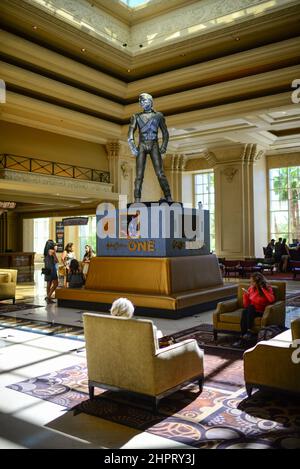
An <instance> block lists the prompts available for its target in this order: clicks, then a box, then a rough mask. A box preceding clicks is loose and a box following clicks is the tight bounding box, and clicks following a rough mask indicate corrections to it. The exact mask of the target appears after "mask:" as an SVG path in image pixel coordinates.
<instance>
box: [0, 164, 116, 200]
mask: <svg viewBox="0 0 300 469" xmlns="http://www.w3.org/2000/svg"><path fill="white" fill-rule="evenodd" d="M0 179H4V180H5V181H12V182H16V183H23V184H31V185H38V184H39V185H41V186H44V187H45V186H48V187H49V186H50V187H53V188H54V187H56V188H59V189H60V190H61V189H63V190H65V191H73V192H75V193H76V194H78V193H82V194H85V195H86V194H91V195H92V194H93V195H98V196H99V197H100V195H101V193H102V192H112V186H113V185H112V184H109V183H103V182H92V181H81V180H80V179H76V180H75V179H71V178H63V177H58V176H44V175H42V174H36V173H29V172H25V171H13V170H11V169H1V170H0Z"/></svg>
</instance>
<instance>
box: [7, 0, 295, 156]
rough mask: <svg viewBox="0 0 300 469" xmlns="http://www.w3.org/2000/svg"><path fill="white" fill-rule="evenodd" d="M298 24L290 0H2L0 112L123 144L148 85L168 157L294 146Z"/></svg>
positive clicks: (95, 139)
mask: <svg viewBox="0 0 300 469" xmlns="http://www.w3.org/2000/svg"><path fill="white" fill-rule="evenodd" d="M299 20H300V5H299V2H298V1H292V0H291V1H290V0H269V1H262V0H252V1H250V0H249V1H248V0H225V1H224V0H222V1H221V0H201V1H188V0H185V1H181V0H169V1H168V2H165V1H157V0H154V1H153V2H149V3H146V4H145V5H141V6H140V7H139V8H137V9H135V10H130V9H129V8H128V7H126V5H124V4H121V3H120V2H119V1H118V0H111V1H110V2H107V1H106V0H72V1H71V0H47V1H46V0H2V2H1V25H2V31H1V33H0V34H1V35H0V54H1V63H0V66H1V78H2V77H3V79H4V80H5V81H6V84H7V90H8V91H7V96H8V99H7V103H6V104H5V105H2V106H1V117H2V119H4V120H6V121H8V122H15V123H18V124H22V125H29V126H32V127H35V128H39V129H43V130H50V131H52V132H56V133H61V134H64V135H69V136H72V137H76V138H81V139H84V140H88V141H91V142H97V143H100V144H106V143H107V141H109V140H125V139H126V134H127V126H128V121H129V117H130V115H131V114H132V112H135V111H136V110H138V105H137V98H138V95H139V93H141V92H142V91H147V92H149V93H151V94H152V95H153V96H154V98H155V102H154V104H155V107H156V109H158V110H160V111H162V112H164V113H165V115H166V116H167V123H168V127H169V129H170V134H171V140H170V145H169V150H170V151H172V152H177V153H183V154H190V155H201V152H202V151H203V149H207V148H208V149H214V148H216V147H219V146H222V147H224V146H230V145H233V144H246V143H257V144H259V145H261V146H263V147H264V148H265V149H266V150H268V151H269V152H270V153H274V152H276V151H280V152H282V151H296V150H298V149H299V146H300V143H299V132H300V131H299V129H300V111H299V105H297V104H295V103H293V102H292V99H291V95H292V92H293V88H292V82H293V80H295V79H297V77H300V67H299V58H300V38H299ZM92 28H94V29H92ZM151 31H153V35H154V36H153V37H152V36H151V34H150V33H151ZM104 33H105V34H104ZM123 41H126V42H123ZM125 43H126V44H127V46H126V47H125V46H124V44H125ZM139 43H140V44H142V45H143V47H136V46H137V45H139Z"/></svg>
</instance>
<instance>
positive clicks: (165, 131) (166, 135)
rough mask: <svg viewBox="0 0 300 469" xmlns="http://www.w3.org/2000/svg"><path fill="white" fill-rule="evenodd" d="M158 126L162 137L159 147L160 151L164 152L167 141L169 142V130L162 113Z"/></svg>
mask: <svg viewBox="0 0 300 469" xmlns="http://www.w3.org/2000/svg"><path fill="white" fill-rule="evenodd" d="M159 127H160V130H161V133H162V138H163V141H162V145H161V147H160V152H161V153H166V151H167V146H168V142H169V132H168V128H167V124H166V121H165V118H164V116H163V115H161V118H160V122H159Z"/></svg>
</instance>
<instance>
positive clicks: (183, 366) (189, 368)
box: [154, 339, 204, 394]
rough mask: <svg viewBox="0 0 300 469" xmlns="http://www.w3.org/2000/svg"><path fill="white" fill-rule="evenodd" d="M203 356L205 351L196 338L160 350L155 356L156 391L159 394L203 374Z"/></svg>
mask: <svg viewBox="0 0 300 469" xmlns="http://www.w3.org/2000/svg"><path fill="white" fill-rule="evenodd" d="M203 356H204V352H203V350H201V349H200V348H199V346H198V344H197V342H196V340H195V339H189V340H184V341H182V342H179V343H177V344H172V345H169V346H168V347H165V348H163V349H160V350H158V351H157V352H156V354H155V357H154V383H155V392H156V393H158V394H159V393H162V392H164V391H167V390H168V389H172V388H173V387H175V386H178V385H179V384H181V383H183V382H185V381H188V380H190V379H193V378H197V377H200V376H203Z"/></svg>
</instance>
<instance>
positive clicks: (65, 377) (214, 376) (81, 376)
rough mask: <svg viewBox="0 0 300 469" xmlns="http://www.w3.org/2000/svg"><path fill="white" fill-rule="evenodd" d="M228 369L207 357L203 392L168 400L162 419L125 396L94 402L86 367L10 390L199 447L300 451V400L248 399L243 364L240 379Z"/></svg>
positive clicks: (190, 390) (108, 395)
mask: <svg viewBox="0 0 300 469" xmlns="http://www.w3.org/2000/svg"><path fill="white" fill-rule="evenodd" d="M222 354H225V355H226V354H228V351H225V350H222V351H221V355H222ZM220 360H223V367H222V366H221V367H220V363H221V362H220ZM228 366H229V367H230V366H232V363H231V362H230V360H227V359H226V358H224V357H223V358H222V356H219V357H218V359H216V358H215V356H214V355H212V356H211V355H208V354H206V355H205V387H204V390H203V392H202V393H201V394H200V395H199V389H198V386H196V385H195V384H190V385H188V386H186V387H185V388H183V389H181V390H180V391H177V392H176V393H174V394H172V395H171V396H168V397H167V398H165V399H163V400H162V401H161V404H160V407H159V412H158V414H156V415H155V414H153V413H152V411H151V410H150V409H151V407H150V406H149V402H147V401H145V400H142V399H140V398H137V397H130V396H128V395H127V394H125V393H116V392H111V391H104V390H100V389H98V390H97V391H96V396H97V397H96V399H95V400H93V401H90V400H89V399H88V394H87V375H86V368H85V364H84V363H82V364H80V365H77V366H74V367H69V368H66V369H63V370H59V371H57V372H54V373H49V374H47V375H43V376H40V377H38V378H34V379H30V380H26V381H23V382H20V383H17V384H13V385H10V386H8V387H9V388H11V389H14V390H16V391H19V392H23V393H26V394H28V395H31V396H34V397H37V398H39V399H43V400H48V401H50V402H53V403H55V404H58V405H61V406H63V407H64V408H67V409H72V410H73V411H74V415H77V414H78V413H80V412H84V413H87V414H89V415H93V416H96V417H99V418H103V419H106V420H110V421H112V422H115V423H119V424H122V425H126V426H129V427H132V428H135V429H138V430H140V431H147V432H149V433H151V434H154V435H158V436H161V437H164V438H167V439H170V440H175V441H177V442H181V443H185V444H188V445H191V446H194V447H195V448H249V447H251V448H300V399H295V398H293V399H292V398H291V397H288V398H287V397H286V396H280V395H275V394H272V395H268V394H263V393H261V392H256V393H255V394H254V395H253V396H252V397H251V398H250V399H247V398H246V393H245V390H244V388H243V387H242V381H243V379H242V360H241V359H237V360H235V365H234V366H235V368H236V371H235V379H234V378H233V376H234V374H233V375H232V370H230V368H229V367H228ZM220 368H221V370H220ZM228 376H230V383H228ZM234 381H235V382H234ZM233 382H234V383H233ZM221 384H222V386H223V388H222V386H221ZM233 384H234V386H233ZM213 385H219V387H218V386H213ZM230 388H231V390H230ZM74 418H76V417H74Z"/></svg>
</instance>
